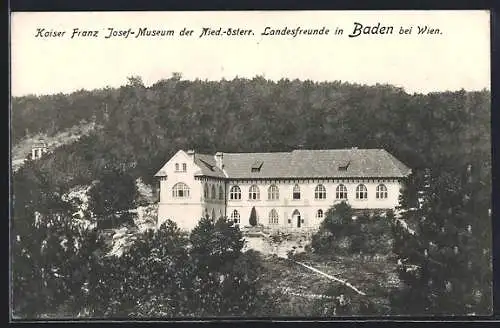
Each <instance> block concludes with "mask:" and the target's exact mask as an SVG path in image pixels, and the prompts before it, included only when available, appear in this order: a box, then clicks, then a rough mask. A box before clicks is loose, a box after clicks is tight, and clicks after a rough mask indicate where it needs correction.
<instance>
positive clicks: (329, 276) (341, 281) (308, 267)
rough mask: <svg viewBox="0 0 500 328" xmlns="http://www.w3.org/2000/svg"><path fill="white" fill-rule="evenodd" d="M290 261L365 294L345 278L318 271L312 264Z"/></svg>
mask: <svg viewBox="0 0 500 328" xmlns="http://www.w3.org/2000/svg"><path fill="white" fill-rule="evenodd" d="M290 261H292V262H294V263H297V264H298V265H301V266H303V267H304V268H307V269H309V270H311V271H313V272H315V273H317V274H320V275H322V276H324V277H326V278H328V279H330V280H334V281H337V282H340V283H341V284H343V285H345V286H347V287H349V288H351V289H352V290H354V291H355V292H356V293H358V294H359V295H363V296H366V294H365V293H364V292H362V291H360V290H359V289H357V288H356V287H354V286H353V285H351V284H350V283H348V282H347V281H345V280H341V279H339V278H336V277H334V276H331V275H329V274H327V273H324V272H322V271H320V270H318V269H316V268H313V267H312V266H309V265H307V264H304V263H302V262H297V261H294V260H290Z"/></svg>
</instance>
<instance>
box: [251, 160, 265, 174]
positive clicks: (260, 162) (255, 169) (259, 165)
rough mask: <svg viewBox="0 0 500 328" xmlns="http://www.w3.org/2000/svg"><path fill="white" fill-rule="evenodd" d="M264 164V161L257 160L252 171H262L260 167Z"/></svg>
mask: <svg viewBox="0 0 500 328" xmlns="http://www.w3.org/2000/svg"><path fill="white" fill-rule="evenodd" d="M263 164H264V162H263V161H260V160H256V161H255V162H254V163H253V164H252V172H260V169H261V168H262V165H263Z"/></svg>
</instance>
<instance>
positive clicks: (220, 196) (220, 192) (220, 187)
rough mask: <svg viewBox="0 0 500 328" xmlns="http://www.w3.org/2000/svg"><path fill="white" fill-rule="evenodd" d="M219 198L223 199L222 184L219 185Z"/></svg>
mask: <svg viewBox="0 0 500 328" xmlns="http://www.w3.org/2000/svg"><path fill="white" fill-rule="evenodd" d="M219 199H220V200H224V189H223V188H222V186H219Z"/></svg>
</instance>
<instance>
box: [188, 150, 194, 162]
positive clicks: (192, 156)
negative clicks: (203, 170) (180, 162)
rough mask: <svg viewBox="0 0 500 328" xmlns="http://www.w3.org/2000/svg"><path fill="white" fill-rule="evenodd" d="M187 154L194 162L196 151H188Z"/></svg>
mask: <svg viewBox="0 0 500 328" xmlns="http://www.w3.org/2000/svg"><path fill="white" fill-rule="evenodd" d="M187 154H188V156H189V158H190V159H191V160H192V161H193V162H194V154H195V152H194V150H193V149H189V150H188V151H187Z"/></svg>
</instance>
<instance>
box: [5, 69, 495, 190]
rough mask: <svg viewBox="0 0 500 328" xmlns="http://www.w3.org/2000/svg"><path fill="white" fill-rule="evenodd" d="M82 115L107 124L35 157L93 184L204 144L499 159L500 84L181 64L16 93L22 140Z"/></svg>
mask: <svg viewBox="0 0 500 328" xmlns="http://www.w3.org/2000/svg"><path fill="white" fill-rule="evenodd" d="M82 121H86V122H90V121H96V122H97V123H99V124H103V125H104V127H103V129H101V130H99V131H96V132H95V133H94V134H92V135H90V136H87V137H83V138H82V139H80V140H79V141H78V142H76V143H73V144H71V145H65V146H63V147H61V148H59V149H58V150H57V151H56V152H55V153H54V154H51V155H49V156H47V157H46V158H45V159H43V160H41V161H38V162H37V163H31V164H29V165H35V166H36V167H38V168H39V169H41V170H42V171H44V172H47V173H50V175H51V181H52V182H53V183H54V184H56V185H57V186H58V187H63V188H67V187H69V186H71V185H74V184H85V183H89V182H90V181H91V180H93V179H96V178H97V177H98V176H99V174H100V173H99V172H100V170H101V169H102V168H103V167H104V166H105V165H113V166H117V165H120V166H122V167H125V168H126V169H127V170H128V171H129V173H131V174H132V175H133V176H135V177H142V178H143V179H144V180H145V181H147V182H150V183H151V182H152V175H153V174H154V173H155V172H156V170H157V169H159V168H160V167H161V165H162V164H163V163H164V162H165V161H166V160H167V159H168V158H169V157H170V156H171V155H173V154H174V153H175V152H176V151H177V150H178V149H187V148H193V149H195V150H197V151H198V152H211V153H213V152H215V151H226V152H238V151H284V150H289V149H293V148H299V147H302V148H308V149H317V148H345V147H352V146H357V147H360V148H375V147H383V148H386V149H387V150H389V151H390V152H392V153H393V154H394V155H395V156H396V157H398V158H400V159H401V160H402V161H403V162H405V163H406V164H408V165H409V166H411V167H412V168H413V169H414V170H418V169H419V168H423V167H434V168H435V167H443V166H448V165H456V166H459V165H463V164H465V163H468V162H470V161H473V162H476V161H477V162H478V163H479V164H480V166H484V165H486V167H487V168H489V167H490V163H489V162H490V92H489V91H480V92H466V91H463V90H462V91H456V92H442V93H433V94H427V95H421V94H414V95H410V94H407V93H406V92H405V91H404V90H402V89H400V88H396V87H393V86H390V85H376V86H364V85H356V84H349V83H341V82H338V81H336V82H321V83H318V82H312V81H299V80H288V79H283V80H280V81H278V82H273V81H270V80H266V79H265V78H263V77H255V78H253V79H240V78H236V79H234V80H230V81H228V80H222V81H215V82H214V81H201V80H195V81H185V80H182V79H181V78H180V75H179V74H174V76H173V77H171V78H169V79H165V80H161V81H158V82H157V83H155V84H154V85H152V86H150V87H145V86H144V85H143V83H142V80H141V79H140V78H139V77H130V78H129V79H128V82H127V84H126V85H124V86H122V87H121V88H118V89H111V88H108V89H104V90H103V89H101V90H92V91H78V92H75V93H72V94H69V95H63V94H58V95H53V96H41V97H35V96H24V97H18V98H14V99H13V108H12V137H13V142H14V144H15V143H16V142H19V141H20V140H21V139H22V138H23V137H24V136H26V135H27V134H33V133H39V132H43V133H47V134H49V135H50V134H55V133H58V132H59V131H61V130H64V129H67V128H69V127H71V126H74V125H78V124H80V123H81V122H82Z"/></svg>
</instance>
